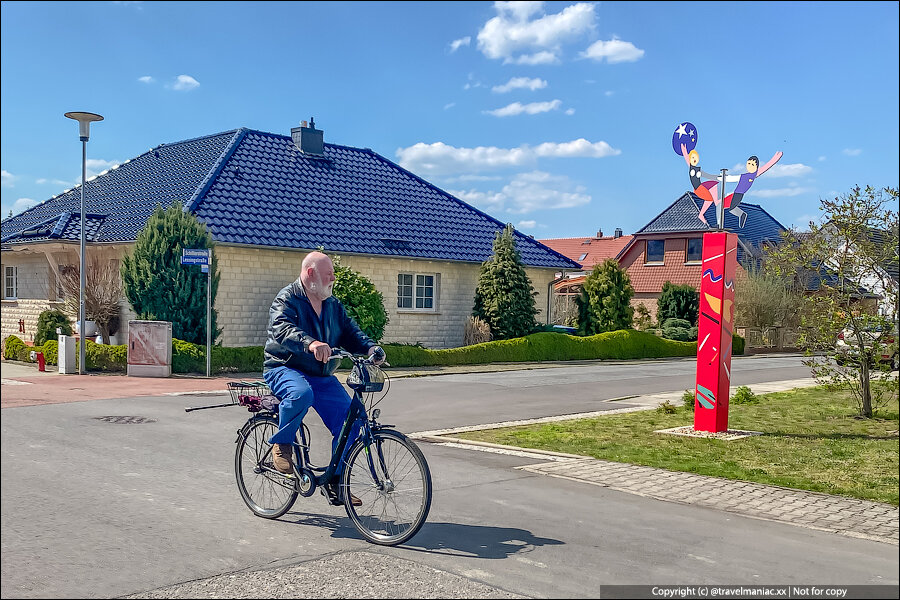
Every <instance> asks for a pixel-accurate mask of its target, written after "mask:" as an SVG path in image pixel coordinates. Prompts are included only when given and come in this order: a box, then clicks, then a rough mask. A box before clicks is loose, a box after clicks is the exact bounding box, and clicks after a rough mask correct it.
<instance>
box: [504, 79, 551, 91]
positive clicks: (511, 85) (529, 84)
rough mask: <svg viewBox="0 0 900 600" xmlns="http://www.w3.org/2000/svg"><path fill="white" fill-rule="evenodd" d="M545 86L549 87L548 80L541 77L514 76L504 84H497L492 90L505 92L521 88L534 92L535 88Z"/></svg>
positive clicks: (539, 88) (538, 88)
mask: <svg viewBox="0 0 900 600" xmlns="http://www.w3.org/2000/svg"><path fill="white" fill-rule="evenodd" d="M545 87H547V82H546V81H544V80H543V79H541V78H540V77H513V78H512V79H510V80H509V81H507V82H506V83H504V84H503V85H495V86H494V87H492V88H491V91H492V92H495V93H497V94H505V93H506V92H511V91H512V90H520V89H526V90H531V91H532V92H533V91H534V90H541V89H544V88H545Z"/></svg>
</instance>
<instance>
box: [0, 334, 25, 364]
mask: <svg viewBox="0 0 900 600" xmlns="http://www.w3.org/2000/svg"><path fill="white" fill-rule="evenodd" d="M25 347H26V346H25V342H23V341H22V340H20V339H19V338H18V337H17V336H15V335H11V336H9V337H8V338H6V348H5V349H4V350H3V358H5V359H7V360H21V359H20V358H19V351H20V350H22V349H23V348H25Z"/></svg>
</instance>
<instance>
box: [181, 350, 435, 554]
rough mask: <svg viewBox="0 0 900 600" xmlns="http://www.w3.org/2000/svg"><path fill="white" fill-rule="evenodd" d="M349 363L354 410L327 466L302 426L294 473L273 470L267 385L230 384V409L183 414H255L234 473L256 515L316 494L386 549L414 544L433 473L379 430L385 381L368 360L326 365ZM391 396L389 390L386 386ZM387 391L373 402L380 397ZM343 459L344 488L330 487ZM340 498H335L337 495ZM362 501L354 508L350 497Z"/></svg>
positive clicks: (273, 514) (272, 403) (341, 354)
mask: <svg viewBox="0 0 900 600" xmlns="http://www.w3.org/2000/svg"><path fill="white" fill-rule="evenodd" d="M344 358H348V359H350V360H351V362H352V365H353V367H352V369H351V371H350V374H349V376H348V377H347V385H348V386H349V387H350V388H351V389H352V390H353V397H352V399H351V404H350V410H349V412H348V413H347V417H346V418H345V420H344V425H343V427H342V428H341V432H340V435H339V436H338V441H337V444H336V446H335V448H334V451H333V452H332V455H331V460H330V461H329V463H328V465H327V466H324V467H320V466H315V465H313V464H312V463H311V462H310V460H309V449H310V440H311V437H310V432H309V429H308V428H307V426H306V424H305V423H303V424H301V427H300V429H299V430H298V432H297V438H296V439H295V440H294V442H293V447H294V458H295V460H294V472H293V473H292V474H290V475H287V474H283V473H281V472H280V471H278V470H276V469H275V467H274V466H273V464H272V445H271V444H270V443H269V439H270V438H271V437H272V436H273V435H274V434H275V432H276V431H278V404H279V400H278V398H276V397H275V396H274V395H273V394H272V393H271V390H270V389H269V387H268V385H266V383H265V382H263V381H252V382H247V381H239V382H229V383H228V389H229V392H230V394H231V398H232V402H231V404H219V405H213V406H203V407H196V408H186V409H185V411H191V410H199V409H203V408H217V407H221V406H234V405H240V406H244V407H246V408H247V409H248V410H249V411H250V412H252V413H253V415H252V416H250V418H249V419H247V422H246V423H244V425H243V426H242V427H241V428H240V429H239V430H238V431H237V439H236V440H235V443H236V444H237V447H236V449H235V456H234V471H235V479H236V481H237V486H238V491H239V492H240V494H241V498H242V499H243V500H244V503H245V504H246V505H247V507H248V508H249V509H250V510H251V511H252V512H253V514H255V515H257V516H259V517H262V518H265V519H277V518H279V517H281V516H282V515H284V514H285V513H287V512H288V511H289V510H290V509H291V507H293V505H294V503H295V502H296V500H297V498H298V497H299V496H303V497H305V498H308V497H310V496H312V495H313V494H314V493H315V491H316V489H317V488H319V489H321V490H322V493H323V494H324V495H325V496H326V497H327V498H328V499H329V501H330V502H331V503H332V504H334V505H340V504H343V506H344V509H345V510H346V511H347V516H348V517H350V520H351V521H352V522H353V525H354V526H355V527H356V528H357V530H359V532H360V533H361V534H362V535H363V537H364V538H365V539H367V540H368V541H370V542H372V543H374V544H380V545H385V546H395V545H398V544H402V543H403V542H405V541H407V540H409V539H410V538H411V537H413V536H414V535H415V534H416V533H418V531H419V529H420V528H421V527H422V525H423V524H424V523H425V520H426V518H427V517H428V512H429V510H430V508H431V495H432V485H431V471H430V470H429V468H428V463H427V461H426V460H425V456H424V455H423V454H422V451H421V450H420V449H419V448H418V446H416V444H415V443H414V442H413V441H412V440H410V439H409V438H407V437H406V436H405V435H403V434H402V433H400V432H399V431H396V430H395V429H394V426H393V425H386V424H382V423H379V422H378V420H377V419H378V418H379V417H380V416H381V409H379V408H375V406H376V405H377V404H378V403H380V402H381V401H382V400H383V399H384V398H385V396H386V395H387V390H384V385H385V382H386V381H388V380H387V378H386V377H385V375H384V371H382V370H381V369H380V368H379V367H377V366H375V365H374V364H372V362H371V360H370V359H369V358H368V357H363V356H356V355H353V354H351V353H349V352H346V351H344V350H340V349H336V350H335V352H334V353H333V354H332V356H331V358H330V359H329V360H339V359H344ZM388 389H390V385H388ZM383 390H384V393H383V394H382V395H381V397H380V398H378V399H377V400H374V396H375V394H376V393H377V392H381V391H383ZM357 420H359V421H360V422H361V428H360V433H359V436H358V437H357V439H356V441H355V442H354V443H353V445H351V446H350V448H349V450H347V452H346V455H345V453H344V450H345V448H346V445H347V441H348V439H349V436H350V433H351V429H352V427H353V425H354V423H356V422H357ZM342 456H345V459H344V464H343V469H342V471H341V474H340V480H339V487H338V489H337V490H336V491H335V490H333V488H332V487H331V486H330V485H329V484H331V483H332V481H333V478H334V477H335V474H336V473H337V470H338V465H339V461H340V460H341V457H342ZM335 492H336V493H335ZM354 496H355V497H356V498H358V499H359V500H360V501H361V505H360V506H354V505H353V502H352V498H353V497H354Z"/></svg>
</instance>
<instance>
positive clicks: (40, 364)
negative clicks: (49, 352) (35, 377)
mask: <svg viewBox="0 0 900 600" xmlns="http://www.w3.org/2000/svg"><path fill="white" fill-rule="evenodd" d="M37 364H38V371H43V370H44V353H43V352H38V353H37Z"/></svg>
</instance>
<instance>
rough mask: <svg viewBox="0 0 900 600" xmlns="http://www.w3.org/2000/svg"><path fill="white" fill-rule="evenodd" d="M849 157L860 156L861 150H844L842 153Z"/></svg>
mask: <svg viewBox="0 0 900 600" xmlns="http://www.w3.org/2000/svg"><path fill="white" fill-rule="evenodd" d="M842 152H843V153H844V154H846V155H847V156H859V155H860V154H862V149H861V148H844V149H843V151H842Z"/></svg>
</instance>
